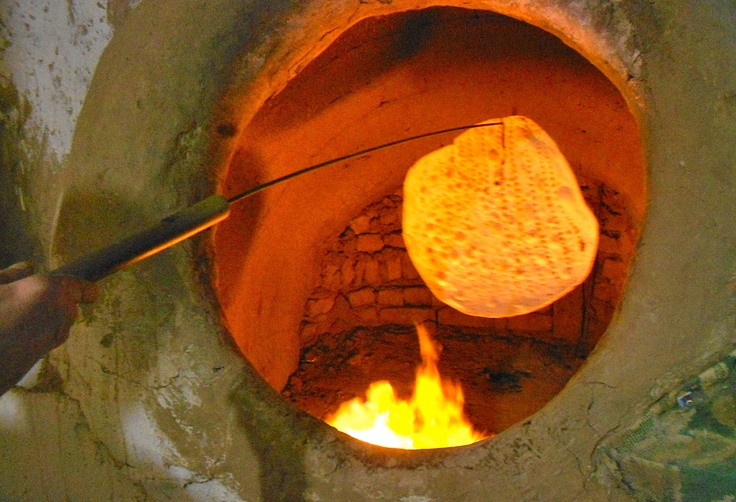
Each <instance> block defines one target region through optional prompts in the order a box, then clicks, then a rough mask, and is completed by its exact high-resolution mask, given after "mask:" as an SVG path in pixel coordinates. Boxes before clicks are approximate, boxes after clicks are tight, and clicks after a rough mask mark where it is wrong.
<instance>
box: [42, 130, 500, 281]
mask: <svg viewBox="0 0 736 502" xmlns="http://www.w3.org/2000/svg"><path fill="white" fill-rule="evenodd" d="M502 123H503V122H501V121H498V122H486V123H484V124H474V125H469V126H461V127H453V128H450V129H443V130H441V131H433V132H429V133H424V134H418V135H416V136H412V137H409V138H404V139H400V140H397V141H392V142H390V143H385V144H383V145H379V146H374V147H372V148H366V149H365V150H361V151H359V152H355V153H351V154H348V155H343V156H342V157H338V158H336V159H331V160H328V161H326V162H321V163H319V164H316V165H313V166H310V167H307V168H305V169H301V170H299V171H295V172H293V173H291V174H287V175H286V176H282V177H280V178H276V179H275V180H271V181H269V182H267V183H264V184H262V185H258V186H257V187H255V188H251V189H250V190H246V191H245V192H242V193H240V194H238V195H236V196H234V197H231V198H230V199H226V198H225V197H223V196H222V195H212V196H210V197H207V198H206V199H204V200H203V201H200V202H198V203H197V204H194V205H193V206H190V207H188V208H186V209H184V210H182V211H179V212H178V213H175V214H172V215H171V216H168V217H166V218H164V219H163V220H161V221H160V222H158V223H157V224H155V225H153V226H152V227H149V228H147V229H146V230H143V231H142V232H138V233H136V234H134V235H131V236H130V237H128V238H126V239H123V240H122V241H119V242H116V243H114V244H111V245H109V246H107V247H105V248H103V249H100V250H98V251H95V252H93V253H90V254H87V255H84V256H82V257H81V258H78V259H77V260H74V261H73V262H71V263H67V264H65V265H63V266H61V267H59V268H57V269H55V270H53V271H52V272H51V273H52V274H54V275H70V276H74V277H81V278H82V279H87V280H89V281H98V280H100V279H102V278H104V277H107V276H108V275H110V274H112V273H113V272H117V271H118V270H122V269H123V268H126V267H128V266H130V265H132V264H134V263H138V262H139V261H142V260H144V259H146V258H148V257H150V256H153V255H154V254H157V253H159V252H161V251H163V250H164V249H168V248H170V247H172V246H174V245H175V244H178V243H179V242H181V241H183V240H185V239H188V238H189V237H192V236H193V235H196V234H198V233H200V232H202V231H204V230H206V229H208V228H210V227H212V226H213V225H216V224H217V223H219V222H220V221H222V220H224V219H225V218H227V217H228V216H229V215H230V204H232V203H234V202H237V201H239V200H242V199H245V198H246V197H249V196H251V195H253V194H255V193H258V192H260V191H262V190H265V189H266V188H268V187H271V186H273V185H276V184H278V183H282V182H284V181H287V180H290V179H291V178H295V177H297V176H301V175H302V174H306V173H308V172H310V171H314V170H315V169H319V168H322V167H325V166H329V165H331V164H336V163H338V162H342V161H344V160H349V159H353V158H355V157H360V156H361V155H366V154H368V153H371V152H375V151H377V150H383V149H384V148H389V147H392V146H396V145H400V144H402V143H406V142H408V141H414V140H417V139H422V138H427V137H429V136H436V135H438V134H445V133H450V132H456V131H462V130H465V129H475V128H479V127H489V126H494V125H500V124H502Z"/></svg>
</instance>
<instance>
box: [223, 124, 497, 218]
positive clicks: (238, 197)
mask: <svg viewBox="0 0 736 502" xmlns="http://www.w3.org/2000/svg"><path fill="white" fill-rule="evenodd" d="M501 124H503V121H501V120H499V121H497V122H485V123H483V124H473V125H465V126H459V127H451V128H450V129H442V130H440V131H432V132H426V133H424V134H417V135H416V136H410V137H408V138H403V139H398V140H396V141H391V142H390V143H384V144H383V145H378V146H373V147H371V148H366V149H365V150H360V151H359V152H355V153H350V154H348V155H343V156H342V157H338V158H336V159H330V160H327V161H325V162H321V163H319V164H315V165H313V166H309V167H305V168H304V169H300V170H299V171H294V172H293V173H290V174H287V175H285V176H281V177H280V178H276V179H274V180H271V181H268V182H266V183H264V184H262V185H258V186H257V187H254V188H251V189H250V190H246V191H245V192H242V193H239V194H238V195H235V196H233V197H230V198H229V199H228V200H227V201H228V202H229V203H230V204H232V203H233V202H237V201H239V200H241V199H245V198H246V197H250V196H251V195H253V194H255V193H258V192H260V191H262V190H265V189H266V188H269V187H272V186H273V185H277V184H279V183H282V182H284V181H287V180H290V179H291V178H296V177H297V176H301V175H302V174H306V173H308V172H310V171H315V170H317V169H320V168H322V167H325V166H329V165H332V164H337V163H338V162H342V161H344V160H350V159H354V158H355V157H360V156H362V155H366V154H369V153H373V152H376V151H378V150H383V149H385V148H390V147H392V146H396V145H400V144H402V143H408V142H409V141H415V140H418V139H423V138H429V137H431V136H437V135H440V134H447V133H451V132H457V131H464V130H467V129H477V128H479V127H490V126H496V125H501Z"/></svg>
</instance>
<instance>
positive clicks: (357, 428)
mask: <svg viewBox="0 0 736 502" xmlns="http://www.w3.org/2000/svg"><path fill="white" fill-rule="evenodd" d="M417 334H418V336H419V350H420V352H421V355H422V364H421V366H419V367H418V368H417V373H416V382H415V384H414V392H413V395H412V398H411V400H409V401H404V400H401V399H398V398H397V397H396V395H395V392H394V389H393V387H392V386H391V384H390V383H389V382H387V381H379V382H373V383H372V384H371V385H370V386H369V387H368V390H367V391H366V397H367V400H363V399H361V398H359V397H356V398H355V399H352V400H350V401H346V402H344V403H342V404H341V405H340V408H339V409H338V410H337V412H336V413H335V414H334V415H331V416H329V417H327V418H326V419H325V422H327V423H328V424H330V425H332V426H333V427H335V428H336V429H338V430H340V431H342V432H344V433H346V434H350V435H351V436H353V437H355V438H357V439H360V440H362V441H366V442H368V443H373V444H377V445H380V446H386V447H389V448H404V449H421V448H446V447H449V446H461V445H464V444H470V443H475V442H476V441H480V440H481V439H485V438H486V437H488V436H484V435H483V434H481V433H479V432H477V431H475V430H474V429H473V426H472V425H471V424H470V423H469V422H468V421H467V419H466V418H465V414H464V413H463V403H464V402H465V398H464V396H463V390H462V388H461V386H460V385H459V384H455V383H453V382H451V381H448V380H444V379H442V377H441V376H440V373H439V371H438V370H437V361H438V360H439V356H438V355H437V351H436V350H435V347H434V342H433V341H432V339H431V338H430V336H429V334H428V333H427V330H426V328H424V326H422V325H417Z"/></svg>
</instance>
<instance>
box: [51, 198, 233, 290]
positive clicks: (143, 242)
mask: <svg viewBox="0 0 736 502" xmlns="http://www.w3.org/2000/svg"><path fill="white" fill-rule="evenodd" d="M229 214H230V203H229V202H228V200H227V199H226V198H225V197H223V196H222V195H212V196H210V197H208V198H206V199H204V200H203V201H201V202H198V203H197V204H195V205H193V206H191V207H188V208H187V209H184V210H183V211H180V212H178V213H176V214H172V215H171V216H168V217H167V218H164V219H163V220H161V221H160V222H159V223H158V224H156V225H154V226H152V227H151V228H148V229H146V230H144V231H142V232H139V233H137V234H135V235H132V236H130V237H128V238H126V239H123V240H122V241H120V242H117V243H115V244H112V245H111V246H108V247H106V248H103V249H100V250H99V251H95V252H93V253H90V254H88V255H85V256H82V257H81V258H79V259H77V260H75V261H73V262H71V263H68V264H66V265H62V266H61V267H59V268H57V269H56V270H53V271H52V272H51V274H52V275H70V276H73V277H79V278H81V279H86V280H88V281H98V280H100V279H102V278H104V277H107V276H108V275H110V274H112V273H113V272H117V271H118V270H121V269H123V268H125V267H127V266H129V265H132V264H134V263H138V262H139V261H141V260H144V259H146V258H148V257H149V256H152V255H154V254H156V253H159V252H161V251H163V250H164V249H168V248H170V247H171V246H173V245H175V244H178V243H179V242H181V241H183V240H185V239H188V238H189V237H191V236H193V235H195V234H198V233H199V232H201V231H203V230H206V229H207V228H209V227H211V226H212V225H214V224H216V223H218V222H220V221H222V220H224V219H225V218H227V217H228V215H229Z"/></svg>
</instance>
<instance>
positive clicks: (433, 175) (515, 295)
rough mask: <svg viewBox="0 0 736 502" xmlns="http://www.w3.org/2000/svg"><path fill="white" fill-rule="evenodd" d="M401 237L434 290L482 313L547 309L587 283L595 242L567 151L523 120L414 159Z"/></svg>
mask: <svg viewBox="0 0 736 502" xmlns="http://www.w3.org/2000/svg"><path fill="white" fill-rule="evenodd" d="M494 122H496V120H494ZM403 233H404V241H405V242H406V248H407V251H408V252H409V257H410V258H411V260H412V262H413V263H414V266H415V267H416V269H417V270H418V271H419V274H420V275H421V276H422V279H424V281H425V282H426V283H427V286H429V288H430V289H431V290H432V292H433V293H434V294H435V296H436V297H437V298H438V299H439V300H441V301H443V302H445V303H447V304H448V305H450V306H452V307H455V308H456V309H458V310H460V311H461V312H464V313H466V314H470V315H476V316H482V317H507V316H514V315H521V314H526V313H528V312H532V311H534V310H538V309H540V308H542V307H545V306H547V305H549V304H550V303H552V302H554V301H555V300H557V299H558V298H560V297H562V296H563V295H565V294H566V293H568V292H570V291H571V290H572V289H573V288H574V287H575V286H577V285H578V284H580V283H581V282H583V280H585V278H586V277H587V276H588V274H589V273H590V270H591V269H592V267H593V262H594V260H595V255H596V251H597V248H598V221H597V220H596V218H595V215H594V214H593V212H592V211H591V210H590V209H589V208H588V206H587V204H586V202H585V199H583V195H582V193H581V191H580V187H579V186H578V183H577V180H576V178H575V174H574V173H573V171H572V169H570V166H569V164H568V163H567V161H566V160H565V157H564V156H563V155H562V153H561V152H560V150H559V148H558V147H557V145H556V144H555V142H554V141H553V140H552V138H550V136H549V135H548V134H547V133H546V132H545V131H544V130H542V128H541V127H539V126H538V125H537V124H536V123H534V121H532V120H531V119H528V118H526V117H518V116H515V117H506V118H504V119H503V124H502V125H500V126H497V127H485V128H480V129H471V130H469V131H467V132H464V133H463V134H461V135H460V136H458V137H457V138H456V139H455V142H454V143H453V144H452V145H449V146H446V147H444V148H441V149H439V150H436V151H434V152H431V153H430V154H428V155H426V156H425V157H423V158H421V159H419V161H417V163H416V164H414V166H413V167H412V168H411V169H410V170H409V173H408V174H407V176H406V180H405V182H404V216H403Z"/></svg>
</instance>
